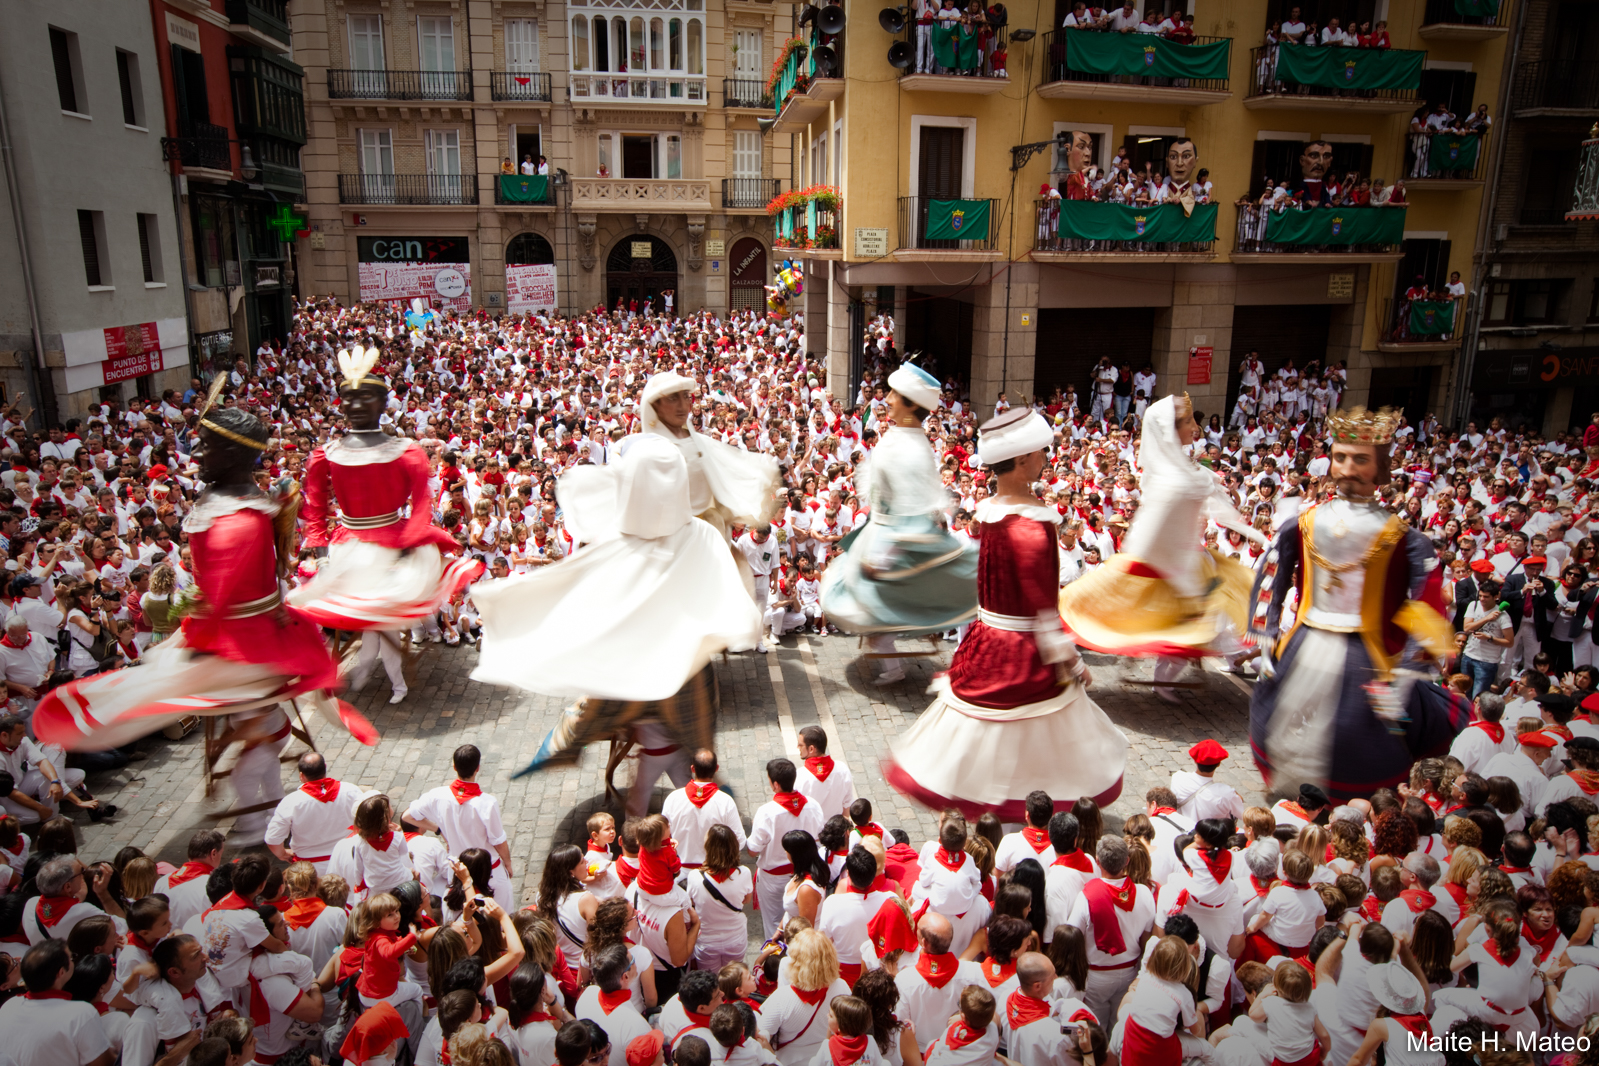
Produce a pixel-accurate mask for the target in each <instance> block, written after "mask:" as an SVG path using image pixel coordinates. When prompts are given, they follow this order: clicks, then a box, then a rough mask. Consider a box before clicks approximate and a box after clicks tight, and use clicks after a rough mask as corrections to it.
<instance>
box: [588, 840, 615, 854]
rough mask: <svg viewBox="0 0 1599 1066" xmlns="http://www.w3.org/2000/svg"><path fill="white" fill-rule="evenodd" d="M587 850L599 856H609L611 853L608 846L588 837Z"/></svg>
mask: <svg viewBox="0 0 1599 1066" xmlns="http://www.w3.org/2000/svg"><path fill="white" fill-rule="evenodd" d="M587 850H588V851H592V852H598V853H599V854H601V855H609V854H610V853H611V846H610V845H609V844H601V843H600V842H599V841H598V840H595V839H594V838H593V837H589V842H588V845H587Z"/></svg>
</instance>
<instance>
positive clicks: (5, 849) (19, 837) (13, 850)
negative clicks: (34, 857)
mask: <svg viewBox="0 0 1599 1066" xmlns="http://www.w3.org/2000/svg"><path fill="white" fill-rule="evenodd" d="M24 839H25V838H24V837H23V835H22V834H21V833H18V834H17V846H16V847H14V848H8V847H6V846H5V845H4V844H0V851H3V852H5V853H6V854H8V855H21V854H22V842H23V840H24Z"/></svg>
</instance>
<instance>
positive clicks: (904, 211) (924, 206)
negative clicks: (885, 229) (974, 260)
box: [899, 196, 1000, 252]
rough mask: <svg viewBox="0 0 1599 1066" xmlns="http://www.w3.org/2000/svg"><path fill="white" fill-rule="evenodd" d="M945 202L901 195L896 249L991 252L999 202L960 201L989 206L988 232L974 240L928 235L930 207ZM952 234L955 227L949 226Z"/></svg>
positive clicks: (998, 221)
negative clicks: (897, 247)
mask: <svg viewBox="0 0 1599 1066" xmlns="http://www.w3.org/2000/svg"><path fill="white" fill-rule="evenodd" d="M948 202H950V201H947V200H942V199H939V198H935V197H931V196H901V197H900V198H899V247H901V248H931V249H945V250H949V251H962V252H991V251H993V250H994V235H995V234H996V233H997V232H998V231H999V223H1000V218H999V201H998V200H962V201H960V202H961V203H963V204H987V205H988V219H987V221H988V226H987V232H986V233H983V235H982V236H979V237H976V238H960V237H929V236H927V227H928V216H929V215H930V214H931V213H932V211H933V205H934V204H936V203H948ZM935 221H936V220H935ZM951 231H952V232H953V231H954V227H951ZM979 232H981V231H979Z"/></svg>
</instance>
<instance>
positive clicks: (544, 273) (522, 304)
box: [505, 263, 556, 312]
mask: <svg viewBox="0 0 1599 1066" xmlns="http://www.w3.org/2000/svg"><path fill="white" fill-rule="evenodd" d="M555 292H556V287H555V265H554V264H553V263H544V264H540V265H538V266H527V265H523V266H508V267H506V268H505V309H506V310H507V311H514V312H530V311H553V310H555Z"/></svg>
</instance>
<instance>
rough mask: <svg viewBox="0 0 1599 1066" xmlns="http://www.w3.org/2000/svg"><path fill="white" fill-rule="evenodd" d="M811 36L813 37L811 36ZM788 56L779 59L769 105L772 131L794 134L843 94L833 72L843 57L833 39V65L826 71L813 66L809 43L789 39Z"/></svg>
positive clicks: (839, 79) (840, 84) (837, 68)
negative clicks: (773, 121) (773, 115)
mask: <svg viewBox="0 0 1599 1066" xmlns="http://www.w3.org/2000/svg"><path fill="white" fill-rule="evenodd" d="M813 39H814V38H813ZM786 47H788V56H787V58H786V59H785V60H784V61H783V66H782V69H781V70H780V71H779V73H778V76H777V86H776V89H775V90H774V92H773V94H772V96H773V100H772V103H773V108H774V110H775V111H776V113H777V122H776V124H775V125H773V127H772V132H773V133H795V132H798V131H801V130H803V129H805V127H807V126H809V125H810V124H811V123H812V122H815V121H816V120H817V119H819V118H821V117H823V116H824V115H826V114H827V105H828V104H830V103H832V102H833V101H834V100H837V99H838V98H839V97H840V96H843V95H844V79H843V78H840V77H837V76H836V75H837V73H838V72H839V71H841V70H842V69H843V68H844V57H843V55H841V54H839V53H840V51H841V49H840V46H839V45H838V43H837V41H836V40H835V42H834V44H833V45H831V46H829V47H832V48H833V50H834V51H833V65H832V67H831V68H830V69H831V72H832V73H830V74H822V73H819V72H818V71H817V67H816V49H815V48H813V47H811V46H810V45H807V44H804V43H800V42H797V41H796V42H791V43H790V45H788V46H786Z"/></svg>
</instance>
